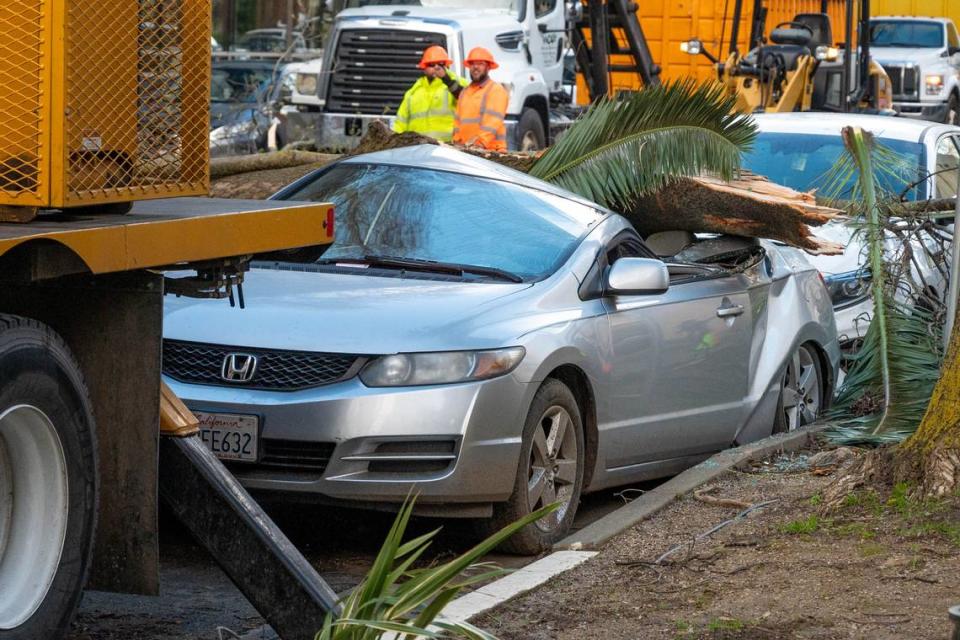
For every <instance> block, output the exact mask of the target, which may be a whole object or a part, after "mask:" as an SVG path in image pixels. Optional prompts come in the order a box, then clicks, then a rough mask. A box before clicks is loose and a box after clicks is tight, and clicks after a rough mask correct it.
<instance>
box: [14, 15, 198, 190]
mask: <svg viewBox="0 0 960 640" xmlns="http://www.w3.org/2000/svg"><path fill="white" fill-rule="evenodd" d="M209 14H210V4H209V2H206V1H205V0H178V1H177V2H170V1H169V0H140V1H139V2H132V1H131V0H96V1H91V0H3V2H2V3H0V87H3V91H2V92H0V206H7V207H11V206H12V207H41V208H42V207H54V208H64V207H76V206H85V205H107V204H110V203H127V202H132V201H134V200H143V199H150V198H164V197H172V196H187V195H201V194H202V195H206V193H207V192H208V188H209V172H208V169H207V164H208V153H209V152H208V145H209V139H208V132H207V129H208V126H209V115H208V111H209V106H208V100H209V95H208V92H209V74H210V15H209ZM114 208H116V206H115V207H114ZM121 208H122V207H121Z"/></svg>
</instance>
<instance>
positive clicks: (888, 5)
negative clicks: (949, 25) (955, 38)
mask: <svg viewBox="0 0 960 640" xmlns="http://www.w3.org/2000/svg"><path fill="white" fill-rule="evenodd" d="M871 10H872V12H873V15H876V16H924V17H934V18H940V17H942V18H950V19H952V20H953V22H954V24H957V25H960V2H957V0H873V6H872V9H871Z"/></svg>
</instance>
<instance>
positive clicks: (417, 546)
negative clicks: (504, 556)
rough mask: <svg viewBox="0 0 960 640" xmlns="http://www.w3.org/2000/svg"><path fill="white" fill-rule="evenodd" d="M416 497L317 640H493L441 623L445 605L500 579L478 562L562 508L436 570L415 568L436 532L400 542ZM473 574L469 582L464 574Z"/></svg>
mask: <svg viewBox="0 0 960 640" xmlns="http://www.w3.org/2000/svg"><path fill="white" fill-rule="evenodd" d="M414 502H415V499H414V498H408V500H407V501H406V503H404V505H403V507H401V509H400V512H399V513H398V514H397V517H396V519H395V520H394V522H393V526H392V527H391V528H390V531H389V533H388V534H387V537H386V540H385V541H384V543H383V546H382V547H381V548H380V552H379V553H378V554H377V558H376V560H374V563H373V566H372V567H371V568H370V571H369V572H367V575H366V577H365V578H364V580H363V582H362V583H361V584H360V586H358V587H357V588H356V589H354V590H353V591H352V592H351V593H350V594H349V595H348V596H347V597H346V598H345V599H344V601H343V603H342V612H341V613H340V616H339V617H337V616H336V614H334V613H330V614H328V615H327V617H326V619H325V620H324V622H323V627H322V628H321V630H320V631H319V632H318V633H317V636H316V637H317V640H376V639H377V638H380V637H381V636H382V635H383V634H384V633H385V632H390V633H393V634H395V635H396V636H397V637H400V638H410V639H412V638H416V637H427V638H433V637H444V638H449V637H460V638H469V639H471V640H473V639H476V640H492V639H493V636H491V635H490V634H488V633H486V632H484V631H482V630H480V629H477V628H476V627H474V626H472V625H469V624H467V623H465V622H449V621H443V620H440V619H438V616H440V615H441V614H442V612H443V609H444V607H446V605H447V604H449V603H450V601H451V600H453V599H454V598H455V597H456V596H457V594H459V593H460V591H461V590H462V589H464V588H465V587H468V586H471V585H473V584H476V583H478V582H482V581H486V580H489V579H492V578H495V577H498V576H499V575H501V574H502V573H504V571H503V570H501V569H492V566H493V565H491V564H490V563H488V562H477V561H478V560H479V559H480V558H482V557H483V556H485V555H486V554H488V553H489V552H490V551H492V550H493V549H494V548H495V547H496V546H497V545H499V544H500V543H501V542H503V541H504V540H506V539H507V538H509V537H510V536H512V535H513V534H514V533H516V532H517V531H519V530H520V529H521V528H523V527H525V526H526V525H528V524H530V523H532V522H535V521H536V520H539V519H540V518H542V517H543V516H545V515H546V514H548V513H550V512H552V511H554V510H555V509H557V508H558V507H559V503H555V504H552V505H548V506H546V507H544V508H542V509H540V510H538V511H536V512H534V513H531V514H529V515H528V516H526V517H525V518H522V519H521V520H519V521H517V522H514V523H513V524H510V525H508V526H506V527H504V528H503V529H501V530H500V531H499V532H497V533H495V534H494V535H492V536H491V537H489V538H487V539H486V540H484V541H482V542H480V543H479V544H477V545H476V546H474V547H473V548H472V549H470V550H469V551H467V552H465V553H463V554H462V555H460V556H459V557H457V558H454V559H453V560H450V561H449V562H446V563H444V564H441V565H438V566H431V567H428V568H425V569H417V570H411V569H410V567H411V566H412V565H413V564H414V563H415V562H416V561H417V560H418V559H419V558H420V557H421V556H422V555H423V553H424V552H425V551H426V549H427V547H428V546H429V545H430V543H431V542H432V540H433V537H434V536H435V535H436V533H437V531H431V532H430V533H427V534H424V535H422V536H419V537H417V538H414V539H413V540H410V541H408V542H405V543H404V542H402V540H403V537H404V534H405V532H406V528H407V524H408V523H409V521H410V516H411V515H412V513H413V506H414ZM467 571H474V572H476V573H475V574H472V575H470V576H468V577H466V578H462V577H461V576H463V575H464V572H467Z"/></svg>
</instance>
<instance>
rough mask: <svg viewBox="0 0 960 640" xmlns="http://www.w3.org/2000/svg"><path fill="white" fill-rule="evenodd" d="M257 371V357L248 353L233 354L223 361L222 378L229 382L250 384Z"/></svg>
mask: <svg viewBox="0 0 960 640" xmlns="http://www.w3.org/2000/svg"><path fill="white" fill-rule="evenodd" d="M256 370H257V356H252V355H250V354H248V353H231V354H228V355H227V357H226V358H224V359H223V368H222V369H220V377H221V378H223V379H224V380H226V381H227V382H250V381H251V380H253V374H254V373H255V372H256Z"/></svg>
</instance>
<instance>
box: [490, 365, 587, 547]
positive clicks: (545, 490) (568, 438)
mask: <svg viewBox="0 0 960 640" xmlns="http://www.w3.org/2000/svg"><path fill="white" fill-rule="evenodd" d="M558 434H559V445H556V442H557V437H556V436H557V435H558ZM583 465H584V438H583V420H582V418H581V415H580V407H579V406H578V405H577V401H576V398H574V396H573V393H572V392H571V391H570V389H569V388H568V387H567V386H566V385H565V384H563V383H562V382H560V381H559V380H554V379H552V378H551V379H548V380H547V381H546V382H544V383H543V385H542V386H541V387H540V389H538V390H537V393H536V395H535V396H534V397H533V402H532V403H531V405H530V410H529V412H528V413H527V419H526V421H525V422H524V425H523V441H522V445H521V447H520V464H519V465H517V477H516V480H515V482H514V487H513V493H512V494H511V495H510V499H509V500H507V502H504V503H501V504H497V505H494V513H493V518H491V520H490V521H489V522H488V527H487V528H488V529H489V531H488V533H493V532H495V531H498V530H500V529H502V528H503V527H505V526H507V525H509V524H511V523H513V522H516V521H517V520H519V519H520V518H523V517H525V516H527V515H529V514H530V513H533V512H534V511H536V510H537V509H539V508H541V507H543V506H545V505H547V504H550V503H551V502H553V501H554V500H551V499H550V497H551V495H553V496H555V497H556V498H557V500H558V501H562V502H563V504H562V505H561V507H560V508H559V509H557V510H556V511H554V512H553V513H551V514H549V515H547V516H545V517H544V518H541V519H540V520H538V521H536V522H534V523H532V524H529V525H527V526H526V527H524V528H523V529H521V530H520V531H519V532H518V533H516V534H515V535H514V536H512V537H511V538H510V539H509V540H507V541H505V542H504V543H503V544H502V545H501V546H500V548H501V550H503V551H505V552H507V553H515V554H518V555H534V554H538V553H542V552H543V551H548V550H549V549H550V548H551V547H552V546H553V545H554V544H555V543H556V542H558V541H560V540H561V539H563V537H564V536H566V535H567V532H568V531H569V530H570V526H571V525H572V524H573V518H574V516H575V515H576V512H577V506H578V504H579V502H580V491H581V489H582V485H583ZM551 466H552V468H550V467H551ZM531 490H533V491H534V492H536V491H538V490H539V492H540V493H539V496H537V495H532V494H531Z"/></svg>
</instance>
